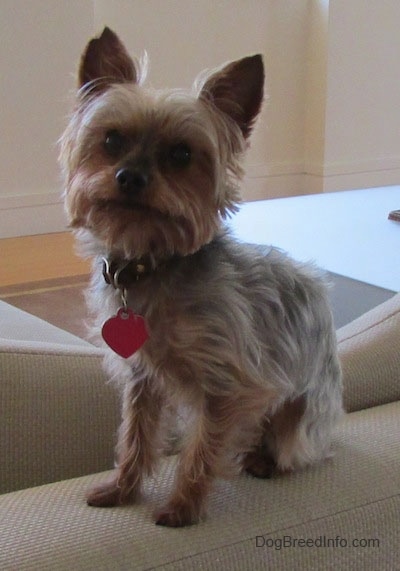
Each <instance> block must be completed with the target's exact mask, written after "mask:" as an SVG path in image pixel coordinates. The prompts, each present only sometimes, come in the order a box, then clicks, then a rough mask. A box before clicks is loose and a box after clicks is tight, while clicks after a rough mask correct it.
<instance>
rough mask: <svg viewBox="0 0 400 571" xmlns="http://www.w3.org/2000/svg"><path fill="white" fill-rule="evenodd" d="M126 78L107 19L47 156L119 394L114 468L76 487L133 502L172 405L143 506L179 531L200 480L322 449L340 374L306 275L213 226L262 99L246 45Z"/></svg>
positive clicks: (221, 215) (328, 327) (231, 191)
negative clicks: (154, 74) (177, 76)
mask: <svg viewBox="0 0 400 571" xmlns="http://www.w3.org/2000/svg"><path fill="white" fill-rule="evenodd" d="M143 81H144V66H143V62H142V63H140V62H139V61H137V60H134V59H132V58H131V57H130V56H129V55H128V53H127V51H126V48H125V47H124V45H123V44H122V42H121V41H120V40H119V38H118V37H117V36H116V35H115V34H114V32H112V31H111V30H110V29H109V28H105V29H104V31H103V33H102V35H101V36H100V37H98V38H95V39H93V40H91V41H90V42H89V44H88V45H87V47H86V50H85V51H84V53H83V55H82V59H81V63H80V69H79V90H78V92H77V99H76V107H75V109H74V111H73V113H72V116H71V118H70V121H69V124H68V126H67V128H66V130H65V133H64V135H63V137H62V140H61V155H60V162H61V165H62V168H63V172H64V175H65V186H66V191H65V204H66V210H67V213H68V216H69V221H70V225H71V227H72V228H73V229H74V230H75V232H76V234H77V236H78V238H79V239H80V240H81V241H82V243H83V244H84V253H85V255H90V256H92V257H93V258H94V261H93V276H92V287H91V292H90V295H89V296H88V298H89V306H90V308H91V310H92V313H93V315H94V316H96V317H95V321H96V324H97V325H96V327H97V329H98V330H100V329H101V327H102V326H103V329H102V331H103V337H104V339H105V340H106V342H107V343H108V345H110V346H111V348H112V349H113V350H109V351H107V356H106V359H105V363H106V367H107V369H108V371H109V374H110V375H111V377H114V378H117V379H119V381H120V383H121V386H122V390H123V411H122V417H123V419H122V425H121V427H120V430H119V436H118V444H117V451H116V469H115V473H114V476H113V478H112V479H111V480H110V481H108V482H105V483H104V484H103V485H100V486H98V487H96V488H95V489H93V490H91V491H90V492H89V493H88V498H87V501H88V503H89V504H90V505H92V506H114V505H119V504H125V503H128V502H132V501H134V500H135V499H136V498H137V497H138V494H139V492H140V488H141V485H142V483H143V479H144V477H145V476H147V475H149V474H151V473H153V471H154V468H155V465H156V461H157V458H158V456H159V455H160V450H161V449H162V440H163V436H164V435H165V433H166V432H167V431H166V429H165V418H166V417H168V416H170V417H171V416H174V412H173V411H176V414H178V411H179V410H180V408H179V407H181V408H182V407H183V409H184V410H185V411H190V412H189V413H188V414H186V417H187V426H186V428H185V430H184V432H185V436H184V439H183V443H182V450H181V452H180V456H179V461H178V465H177V471H176V482H175V487H174V491H173V492H172V495H171V497H170V499H169V501H168V502H167V504H166V505H165V506H164V507H163V508H161V509H159V510H158V511H157V513H156V514H155V521H156V523H157V524H159V525H165V526H171V527H178V526H184V525H189V524H193V523H195V522H198V521H199V520H200V519H201V518H202V517H204V514H205V503H206V502H205V500H206V496H207V494H208V493H209V491H210V488H211V486H212V483H213V480H214V479H215V478H216V477H221V476H227V475H231V474H232V473H234V471H235V470H236V472H237V471H239V470H246V471H247V472H249V473H251V474H253V475H255V476H258V477H270V476H271V474H273V473H274V472H279V471H281V472H282V471H291V470H294V469H297V468H301V467H303V466H305V465H307V464H310V463H313V462H315V461H318V460H320V459H322V458H324V457H327V456H328V455H329V454H330V445H331V436H332V431H333V428H334V426H335V424H336V422H337V421H338V419H339V418H340V416H341V413H342V385H341V373H340V366H339V361H338V356H337V348H336V336H335V331H334V328H333V325H332V316H331V312H330V309H329V306H328V302H327V293H326V287H325V284H324V280H323V278H322V277H321V276H320V275H319V272H318V271H317V270H316V269H314V268H313V267H311V266H309V265H305V264H300V263H296V262H294V261H292V260H290V259H289V258H288V257H287V256H286V255H284V254H283V253H281V252H280V251H278V250H276V249H274V248H270V249H269V250H268V251H267V252H266V251H265V248H264V249H263V248H261V247H259V246H249V245H243V244H240V243H238V242H236V241H235V240H234V239H233V238H232V237H231V236H230V235H229V232H228V231H227V230H226V228H225V227H224V224H223V221H224V219H226V217H227V216H228V215H229V214H230V213H233V212H235V211H236V210H237V207H238V206H237V205H238V203H239V186H240V179H241V177H242V175H243V170H242V167H241V160H242V158H243V154H244V151H245V149H246V147H247V144H248V140H249V136H250V133H251V131H252V127H253V123H254V121H255V118H256V116H257V115H258V113H259V111H260V108H261V104H262V100H263V84H264V70H263V63H262V58H261V56H260V55H255V56H252V57H246V58H244V59H241V60H239V61H235V62H233V63H229V64H227V65H225V66H224V67H222V68H221V69H219V70H217V71H214V72H211V73H208V74H207V75H206V74H203V75H202V76H201V77H200V78H199V79H198V80H197V81H196V82H195V84H194V86H193V89H192V90H191V91H189V92H186V91H183V90H168V91H164V90H162V91H158V90H153V89H146V88H144V87H143ZM266 223H267V222H266Z"/></svg>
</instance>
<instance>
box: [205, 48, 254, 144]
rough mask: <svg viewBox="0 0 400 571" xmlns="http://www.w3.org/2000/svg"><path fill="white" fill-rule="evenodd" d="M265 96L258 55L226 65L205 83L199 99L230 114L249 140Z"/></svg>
mask: <svg viewBox="0 0 400 571" xmlns="http://www.w3.org/2000/svg"><path fill="white" fill-rule="evenodd" d="M263 94H264V65H263V61H262V56H261V55H254V56H250V57H246V58H243V59H241V60H238V61H234V62H232V63H229V64H228V65H226V66H225V67H223V68H222V69H221V70H220V71H217V72H215V73H214V74H213V75H211V76H210V77H209V78H208V79H207V81H206V82H205V83H204V85H203V87H202V89H201V92H200V98H201V99H203V100H206V101H211V102H212V103H213V104H214V105H215V106H216V107H217V108H218V109H219V110H220V111H222V112H223V113H226V114H227V115H229V117H230V118H231V119H233V120H234V121H235V122H236V123H237V124H238V125H239V127H240V129H241V131H242V133H243V136H244V137H245V138H248V137H249V135H250V133H251V130H252V127H253V123H254V120H255V118H256V117H257V115H258V113H259V111H260V109H261V104H262V100H263Z"/></svg>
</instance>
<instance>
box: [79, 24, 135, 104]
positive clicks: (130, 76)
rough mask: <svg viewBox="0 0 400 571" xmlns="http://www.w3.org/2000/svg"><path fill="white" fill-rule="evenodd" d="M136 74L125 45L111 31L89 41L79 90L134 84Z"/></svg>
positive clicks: (91, 90) (81, 69)
mask: <svg viewBox="0 0 400 571" xmlns="http://www.w3.org/2000/svg"><path fill="white" fill-rule="evenodd" d="M137 81H138V72H137V70H136V67H135V63H134V61H133V60H132V58H131V57H130V55H129V54H128V52H127V51H126V48H125V46H124V44H123V43H122V42H121V40H120V39H119V38H118V36H117V34H115V33H114V32H113V31H112V30H110V28H107V27H106V28H104V30H103V32H102V34H101V36H100V37H98V38H93V39H92V40H90V42H89V43H88V45H87V46H86V49H85V51H84V52H83V54H82V58H81V61H80V66H79V74H78V84H79V87H80V88H81V87H84V86H85V85H87V86H88V89H89V90H90V92H91V93H92V92H93V91H104V89H106V88H107V87H108V86H109V85H110V84H112V83H126V82H130V83H136V82H137Z"/></svg>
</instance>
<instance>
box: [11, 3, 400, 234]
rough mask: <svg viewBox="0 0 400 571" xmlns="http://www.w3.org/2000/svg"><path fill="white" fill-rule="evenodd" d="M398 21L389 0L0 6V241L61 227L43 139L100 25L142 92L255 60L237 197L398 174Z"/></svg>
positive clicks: (48, 146)
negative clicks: (251, 122)
mask: <svg viewBox="0 0 400 571" xmlns="http://www.w3.org/2000/svg"><path fill="white" fill-rule="evenodd" d="M328 4H329V6H328ZM399 21H400V2H398V0H382V1H381V2H365V0H351V1H348V0H347V1H346V0H331V2H330V3H328V1H327V0H279V1H277V0H245V1H244V0H243V1H241V0H240V1H239V0H235V1H233V0H219V1H218V2H215V0H135V1H133V0H113V1H110V0H69V1H68V2H65V0H35V1H28V0H0V34H1V36H0V37H1V51H0V75H1V81H2V89H1V91H0V128H1V132H2V137H1V138H0V183H1V184H0V237H4V236H16V235H23V234H31V233H44V232H51V231H58V230H61V229H63V228H64V217H63V212H62V205H61V201H60V192H61V188H60V182H59V177H58V167H57V145H56V142H57V140H58V138H59V136H60V134H61V132H62V129H63V126H64V125H65V117H66V115H67V112H68V109H69V108H70V105H71V94H70V90H71V88H72V87H73V85H74V77H73V72H74V71H75V69H76V65H77V61H78V58H79V55H80V53H81V51H82V49H83V47H84V45H85V43H86V42H87V40H88V39H89V37H91V36H92V35H93V34H94V33H98V32H100V31H101V29H102V27H103V26H104V25H105V24H107V25H109V26H111V27H112V28H114V29H115V30H116V31H117V32H118V33H119V35H120V36H121V37H122V39H123V40H124V41H125V43H126V44H127V46H128V48H129V49H130V50H131V51H132V52H134V53H141V52H142V50H143V49H146V50H147V51H148V53H149V56H150V60H151V71H150V78H149V79H150V82H151V83H152V84H153V85H155V86H156V87H161V86H162V87H165V86H171V87H175V86H189V85H190V83H191V82H192V80H193V78H194V77H195V75H196V74H197V73H198V72H199V71H200V70H202V69H204V68H210V67H214V66H217V65H219V64H221V63H223V62H224V61H226V60H230V59H234V58H239V57H242V56H244V55H247V54H250V53H255V52H262V53H263V54H264V58H265V63H266V68H267V94H268V101H267V104H266V105H265V108H264V111H263V114H262V116H261V118H260V121H259V123H258V127H257V130H256V132H255V135H254V137H253V144H252V148H251V151H250V153H249V156H248V159H247V172H248V177H247V179H246V182H245V190H244V197H245V199H257V198H264V197H271V196H279V195H280V196H285V195H293V194H302V193H305V192H321V191H326V190H335V189H337V188H346V187H347V188H351V187H357V186H358V187H359V186H370V185H375V184H376V185H384V184H394V183H395V182H399V180H400V176H398V175H399V172H400V148H399V147H400V142H399V133H400V114H399V111H398V108H399V105H398V102H399V95H400V93H399V89H400V87H399V86H400V82H398V81H397V78H398V60H399V55H400V53H399V48H400V44H399V42H400V40H399V38H400V35H397V30H396V24H397V22H399ZM365 171H368V172H367V174H365Z"/></svg>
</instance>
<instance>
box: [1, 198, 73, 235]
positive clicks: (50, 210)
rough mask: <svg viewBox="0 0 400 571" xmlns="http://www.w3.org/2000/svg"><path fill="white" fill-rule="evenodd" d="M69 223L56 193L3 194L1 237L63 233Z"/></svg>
mask: <svg viewBox="0 0 400 571" xmlns="http://www.w3.org/2000/svg"><path fill="white" fill-rule="evenodd" d="M66 226H67V223H66V219H65V214H64V209H63V204H62V199H61V197H60V196H59V195H58V194H57V193H54V192H47V193H41V194H30V195H17V196H0V238H14V237H17V236H31V235H34V234H47V233H52V232H62V231H64V230H65V229H66Z"/></svg>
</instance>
